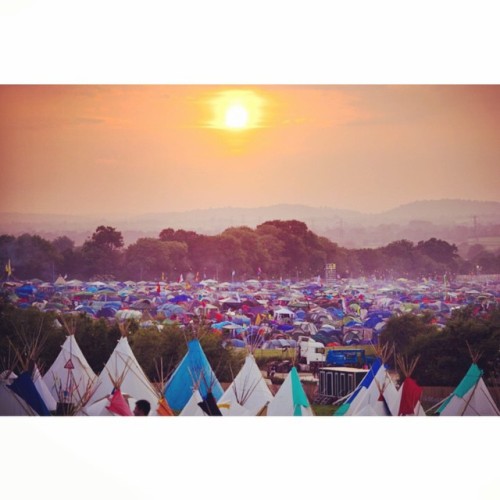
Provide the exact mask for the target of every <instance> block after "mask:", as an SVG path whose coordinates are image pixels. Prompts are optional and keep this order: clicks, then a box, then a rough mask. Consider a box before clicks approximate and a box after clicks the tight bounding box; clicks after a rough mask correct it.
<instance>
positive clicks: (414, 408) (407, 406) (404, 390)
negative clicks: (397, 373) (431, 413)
mask: <svg viewBox="0 0 500 500" xmlns="http://www.w3.org/2000/svg"><path fill="white" fill-rule="evenodd" d="M418 359H419V357H417V358H416V359H414V360H413V362H412V363H411V364H409V363H408V362H407V361H406V359H405V358H404V357H403V356H399V357H398V358H397V361H398V365H399V367H400V370H401V371H402V373H403V374H404V376H405V379H404V381H403V383H402V384H401V387H400V388H399V391H398V395H399V409H398V413H397V415H398V416H405V415H417V416H425V411H424V409H423V408H422V404H421V403H420V397H421V396H422V388H421V387H420V386H419V385H418V384H417V382H416V381H415V380H414V379H413V378H411V375H412V373H413V371H414V370H415V366H416V365H417V362H418Z"/></svg>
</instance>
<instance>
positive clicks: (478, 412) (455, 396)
mask: <svg viewBox="0 0 500 500" xmlns="http://www.w3.org/2000/svg"><path fill="white" fill-rule="evenodd" d="M482 376H483V371H482V370H481V369H479V367H478V366H477V364H476V363H472V365H471V366H470V368H469V370H468V371H467V373H466V374H465V376H464V378H463V379H462V381H461V382H460V384H458V386H457V387H456V389H455V390H454V391H453V392H452V393H451V394H450V395H449V396H448V397H447V398H446V399H445V400H444V401H443V403H442V404H441V405H440V406H439V408H438V409H437V410H436V414H437V415H442V416H489V415H500V411H499V410H498V407H497V405H496V404H495V401H494V400H493V398H492V397H491V394H490V391H489V390H488V388H487V387H486V384H485V383H484V380H483V377H482Z"/></svg>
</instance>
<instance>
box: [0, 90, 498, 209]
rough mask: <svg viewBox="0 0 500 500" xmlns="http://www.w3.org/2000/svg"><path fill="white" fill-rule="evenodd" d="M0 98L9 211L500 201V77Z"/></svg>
mask: <svg viewBox="0 0 500 500" xmlns="http://www.w3.org/2000/svg"><path fill="white" fill-rule="evenodd" d="M231 106H239V108H237V110H236V118H235V119H236V122H231V117H230V116H231V115H229V116H228V115H227V112H228V110H229V109H230V108H231ZM0 110H1V113H0V164H1V173H0V176H1V177H0V186H1V187H0V190H1V192H0V200H1V201H0V211H3V212H7V211H8V212H35V213H69V214H102V213H123V212H125V213H147V212H163V211H184V210H189V209H197V208H210V207H228V206H235V207H236V206H237V207H257V206H266V205H274V204H278V203H299V204H306V205H311V206H329V207H334V208H346V209H354V210H360V211H363V212H380V211H384V210H387V209H390V208H393V207H395V206H397V205H400V204H404V203H408V202H412V201H415V200H422V199H443V198H462V199H473V200H490V201H500V198H499V193H500V146H499V144H500V138H499V130H500V85H499V86H454V85H440V86H439V85H430V86H420V85H408V86H398V85H396V86H384V85H360V86H344V85H330V86H328V85H327V86H319V85H304V86H295V85H289V86H287V85H274V86H253V85H252V86H243V85H240V86H208V85H184V86H183V85H175V86H169V85H161V86H155V85H142V86H141V85H139V86H132V85H123V86H116V85H105V86H95V85H66V86H64V85H48V86H44V85H1V86H0ZM233 111H234V109H233ZM238 112H239V113H240V115H238ZM238 120H240V122H238ZM231 126H236V127H241V128H230V127H231Z"/></svg>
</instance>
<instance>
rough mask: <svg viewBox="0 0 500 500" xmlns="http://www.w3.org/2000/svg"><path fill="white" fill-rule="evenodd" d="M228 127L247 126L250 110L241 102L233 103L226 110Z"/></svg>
mask: <svg viewBox="0 0 500 500" xmlns="http://www.w3.org/2000/svg"><path fill="white" fill-rule="evenodd" d="M225 123H226V127H227V128H235V129H238V128H245V126H246V124H247V123H248V111H247V110H246V109H245V108H244V107H243V106H242V105H241V104H233V105H232V106H230V107H229V108H228V109H227V111H226V119H225Z"/></svg>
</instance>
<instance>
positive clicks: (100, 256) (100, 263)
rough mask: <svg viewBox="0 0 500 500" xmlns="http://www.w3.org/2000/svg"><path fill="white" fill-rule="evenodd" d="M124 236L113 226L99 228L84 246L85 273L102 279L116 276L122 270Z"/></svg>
mask: <svg viewBox="0 0 500 500" xmlns="http://www.w3.org/2000/svg"><path fill="white" fill-rule="evenodd" d="M122 246H123V236H122V234H121V232H120V231H117V230H116V229H115V228H113V227H111V226H98V227H97V229H96V231H95V232H94V233H93V234H92V237H91V238H90V239H89V240H87V241H85V243H84V244H83V246H82V257H83V262H84V272H85V274H86V275H87V276H94V277H96V276H100V277H101V278H102V279H104V278H106V277H111V276H115V275H116V273H117V272H119V270H120V265H121V253H120V252H119V249H120V248H121V247H122Z"/></svg>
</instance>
